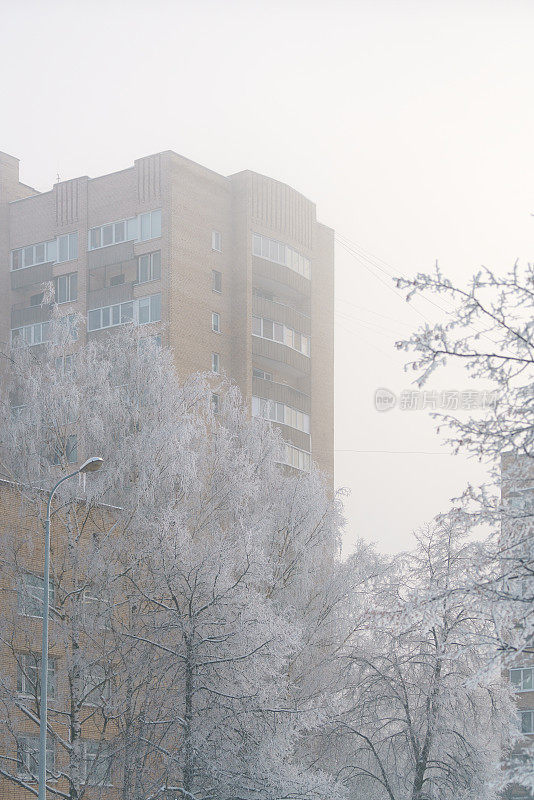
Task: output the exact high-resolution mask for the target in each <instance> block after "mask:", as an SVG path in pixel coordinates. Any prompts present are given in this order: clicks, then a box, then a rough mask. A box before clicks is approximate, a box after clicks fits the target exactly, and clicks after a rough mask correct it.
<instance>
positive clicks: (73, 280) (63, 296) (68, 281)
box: [54, 272, 78, 303]
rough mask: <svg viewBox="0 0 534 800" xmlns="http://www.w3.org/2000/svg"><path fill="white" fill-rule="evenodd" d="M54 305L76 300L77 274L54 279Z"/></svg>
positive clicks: (72, 273)
mask: <svg viewBox="0 0 534 800" xmlns="http://www.w3.org/2000/svg"><path fill="white" fill-rule="evenodd" d="M54 289H55V298H56V303H69V302H73V301H74V300H77V299H78V273H77V272H71V273H70V274H69V275H59V276H58V277H57V278H54Z"/></svg>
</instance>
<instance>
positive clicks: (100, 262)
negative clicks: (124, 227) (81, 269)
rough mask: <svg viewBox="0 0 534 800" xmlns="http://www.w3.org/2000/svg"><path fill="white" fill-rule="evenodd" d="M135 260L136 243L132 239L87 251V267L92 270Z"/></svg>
mask: <svg viewBox="0 0 534 800" xmlns="http://www.w3.org/2000/svg"><path fill="white" fill-rule="evenodd" d="M134 260H135V257H134V243H133V242H132V241H129V242H121V243H120V244H112V245H110V246H109V247H102V248H100V249H98V250H89V252H88V253H87V267H88V269H90V270H91V269H98V268H100V267H108V266H111V265H112V264H120V263H124V262H126V261H134Z"/></svg>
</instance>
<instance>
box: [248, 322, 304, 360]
mask: <svg viewBox="0 0 534 800" xmlns="http://www.w3.org/2000/svg"><path fill="white" fill-rule="evenodd" d="M254 321H256V322H258V321H259V323H260V331H261V332H260V333H254ZM266 322H267V323H270V325H272V327H273V335H272V336H266V335H265V327H266V326H265V323H266ZM276 329H280V331H281V335H282V338H280V337H278V338H275V336H274V331H275V330H276ZM252 335H253V336H257V337H258V338H260V339H266V340H267V341H269V342H278V344H283V345H284V347H289V348H290V349H291V350H294V351H295V352H296V353H300V354H301V355H303V356H305V357H306V358H310V357H311V336H308V334H307V333H301V332H300V331H296V330H295V329H294V328H289V327H288V326H287V325H284V324H283V323H282V322H276V320H272V319H268V318H267V317H258V316H256V315H255V314H254V315H253V316H252ZM297 337H300V342H301V349H299V348H298V347H295V342H296V341H297ZM304 342H305V343H306V346H305V347H304Z"/></svg>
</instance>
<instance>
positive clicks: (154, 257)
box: [137, 250, 161, 283]
mask: <svg viewBox="0 0 534 800" xmlns="http://www.w3.org/2000/svg"><path fill="white" fill-rule="evenodd" d="M144 258H146V259H148V269H147V275H148V277H147V278H146V279H143V280H141V259H144ZM154 273H156V274H155V275H154ZM158 273H159V274H158ZM159 280H161V250H153V251H152V252H151V253H142V254H141V255H140V256H137V283H151V282H152V281H159Z"/></svg>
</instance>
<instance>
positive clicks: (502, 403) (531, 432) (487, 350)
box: [397, 264, 534, 655]
mask: <svg viewBox="0 0 534 800" xmlns="http://www.w3.org/2000/svg"><path fill="white" fill-rule="evenodd" d="M397 285H398V287H399V288H402V289H405V290H406V292H407V295H406V298H407V300H410V299H411V298H412V297H413V296H416V295H423V296H426V295H427V294H433V295H436V296H437V297H438V298H440V302H441V301H442V300H443V301H444V302H445V303H446V304H447V308H446V309H445V310H446V318H445V321H443V322H440V323H437V324H435V325H433V326H430V325H425V326H424V327H422V328H420V329H419V330H417V331H416V332H415V333H413V334H412V336H411V337H410V338H408V339H406V340H403V341H400V342H398V343H397V347H398V348H400V349H401V350H404V351H406V352H410V353H413V355H414V357H415V358H414V360H413V361H412V362H410V363H409V364H408V365H407V369H411V370H413V371H415V372H416V373H417V382H418V383H419V385H423V384H424V383H425V382H426V381H427V380H428V379H429V377H430V376H431V375H432V373H434V372H435V371H436V370H443V369H445V368H446V367H447V365H448V364H449V363H458V364H461V365H463V366H464V367H465V369H466V371H467V372H468V374H469V375H470V377H471V378H473V379H475V380H479V381H482V385H483V388H484V389H488V388H491V389H492V390H494V391H495V397H496V400H495V402H494V404H492V405H490V407H489V408H487V409H485V410H484V412H481V413H478V414H477V416H470V417H468V418H467V419H464V418H461V417H460V416H455V415H451V414H448V415H440V414H435V415H434V416H435V418H436V419H437V420H438V424H439V428H445V429H446V430H447V431H448V433H449V438H448V442H449V444H451V445H452V447H453V449H454V451H455V452H459V451H464V452H467V453H468V454H470V455H473V456H476V457H477V458H478V459H480V460H483V461H485V462H486V463H488V464H489V466H490V468H491V474H492V476H493V484H492V485H488V486H484V487H482V488H481V489H479V490H475V489H474V488H472V487H469V489H468V490H467V492H466V496H465V498H464V500H465V502H464V509H465V510H466V513H470V514H471V517H472V519H473V522H474V523H477V522H484V523H489V524H490V525H491V526H492V527H493V531H494V534H493V538H492V548H491V550H490V556H491V558H492V559H493V562H494V566H495V569H494V571H493V580H492V581H489V582H487V583H486V585H485V586H486V590H487V591H488V592H489V593H492V594H493V595H494V598H495V599H496V600H498V601H499V603H500V611H499V613H500V614H502V617H503V625H502V626H501V627H500V629H499V637H500V642H499V645H500V648H501V649H502V650H508V651H509V652H510V654H511V655H514V654H515V653H517V652H518V650H521V649H522V647H524V646H526V645H527V643H528V642H529V641H530V639H531V637H532V635H533V634H534V543H533V538H532V537H533V534H534V528H533V525H534V323H533V313H532V312H533V308H534V268H533V266H532V265H528V266H527V267H526V268H524V269H521V268H520V267H519V266H518V265H517V264H516V265H515V266H514V268H513V269H512V270H511V271H510V272H509V273H508V274H506V275H504V276H502V277H500V276H498V275H496V274H495V273H494V272H492V271H491V270H488V269H485V270H482V271H480V272H478V273H477V274H476V275H475V276H474V277H473V278H472V280H471V282H470V284H469V285H468V286H467V287H461V286H458V285H456V284H454V283H453V282H452V281H451V280H450V279H448V278H446V277H445V276H444V275H443V274H442V272H441V271H440V269H439V268H438V267H436V271H435V273H434V274H433V275H425V274H419V275H417V277H415V278H413V279H407V278H399V279H397ZM439 428H438V430H439ZM501 490H502V491H501ZM484 574H486V571H485V570H484ZM503 602H507V603H508V606H507V607H506V608H505V607H504V606H503ZM511 617H513V618H517V619H519V620H521V625H520V626H515V627H514V626H512V625H510V618H511ZM512 634H513V635H512Z"/></svg>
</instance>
